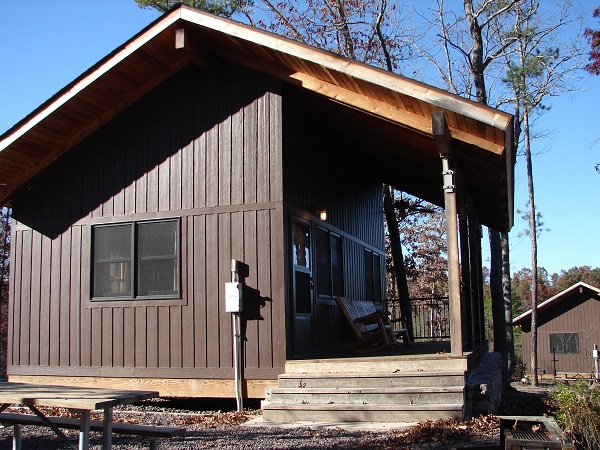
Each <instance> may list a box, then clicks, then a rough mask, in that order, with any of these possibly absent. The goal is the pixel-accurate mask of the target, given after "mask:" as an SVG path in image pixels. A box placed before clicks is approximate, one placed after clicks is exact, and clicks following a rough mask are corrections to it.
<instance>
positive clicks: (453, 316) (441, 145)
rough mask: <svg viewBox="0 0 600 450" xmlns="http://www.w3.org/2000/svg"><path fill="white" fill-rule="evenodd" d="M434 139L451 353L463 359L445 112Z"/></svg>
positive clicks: (435, 119) (436, 121)
mask: <svg viewBox="0 0 600 450" xmlns="http://www.w3.org/2000/svg"><path fill="white" fill-rule="evenodd" d="M431 122H432V129H433V137H434V139H435V142H436V144H437V146H438V149H439V151H440V156H441V158H442V175H443V180H444V186H443V189H444V209H445V212H446V240H447V244H448V297H449V299H450V349H451V353H452V355H457V356H462V354H463V337H462V307H461V299H460V259H459V247H458V220H457V215H458V204H457V199H456V181H455V177H454V170H453V169H452V138H451V136H450V130H449V129H448V125H447V124H446V118H445V117H444V113H443V112H442V111H435V112H433V113H432V115H431Z"/></svg>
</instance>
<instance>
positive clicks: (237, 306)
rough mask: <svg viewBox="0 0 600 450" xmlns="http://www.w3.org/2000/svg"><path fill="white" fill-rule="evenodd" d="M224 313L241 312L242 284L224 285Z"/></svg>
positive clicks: (231, 283)
mask: <svg viewBox="0 0 600 450" xmlns="http://www.w3.org/2000/svg"><path fill="white" fill-rule="evenodd" d="M225 311H226V312H233V313H235V312H241V311H242V283H238V282H230V283H225Z"/></svg>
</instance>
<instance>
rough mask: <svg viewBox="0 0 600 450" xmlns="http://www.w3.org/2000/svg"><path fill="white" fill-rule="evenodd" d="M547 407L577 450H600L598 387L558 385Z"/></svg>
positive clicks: (579, 384) (582, 381)
mask: <svg viewBox="0 0 600 450" xmlns="http://www.w3.org/2000/svg"><path fill="white" fill-rule="evenodd" d="M548 404H549V405H550V407H551V408H553V409H554V413H555V414H556V420H557V421H558V424H559V425H560V426H561V428H562V429H563V430H564V432H565V434H566V435H567V437H568V438H569V439H571V441H573V443H574V444H576V445H577V446H579V447H580V448H586V449H593V450H600V385H598V384H593V385H592V386H588V384H587V382H586V381H585V380H579V381H577V382H575V384H573V385H572V386H569V385H565V384H560V385H558V390H557V391H556V392H553V393H550V396H549V400H548Z"/></svg>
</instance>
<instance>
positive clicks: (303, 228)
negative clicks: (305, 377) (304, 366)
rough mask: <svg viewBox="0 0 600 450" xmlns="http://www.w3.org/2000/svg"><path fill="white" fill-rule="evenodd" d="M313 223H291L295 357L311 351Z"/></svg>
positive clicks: (293, 350)
mask: <svg viewBox="0 0 600 450" xmlns="http://www.w3.org/2000/svg"><path fill="white" fill-rule="evenodd" d="M310 244H311V240H310V224H309V223H306V222H301V221H299V220H293V221H292V266H293V267H292V273H293V280H292V281H293V287H292V293H293V295H292V297H293V298H292V302H293V304H292V311H293V324H292V334H293V338H292V342H293V348H292V354H293V356H301V355H307V354H310V353H311V350H312V308H313V278H312V260H311V257H312V255H311V246H310Z"/></svg>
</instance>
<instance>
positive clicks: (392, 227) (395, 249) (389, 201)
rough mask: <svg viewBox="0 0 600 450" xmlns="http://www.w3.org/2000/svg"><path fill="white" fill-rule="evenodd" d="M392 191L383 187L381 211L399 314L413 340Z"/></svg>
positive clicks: (408, 297)
mask: <svg viewBox="0 0 600 450" xmlns="http://www.w3.org/2000/svg"><path fill="white" fill-rule="evenodd" d="M392 189H393V188H392V187H391V186H388V185H384V186H383V210H384V213H385V220H386V222H387V227H388V233H389V237H390V247H391V251H392V264H393V265H394V276H395V279H396V286H397V288H398V297H399V298H400V314H401V315H402V317H404V319H406V327H407V329H408V335H409V336H410V339H411V340H413V339H414V334H413V325H412V311H411V305H410V296H409V294H408V283H407V282H406V271H405V270H404V256H403V255H402V243H401V241H400V229H399V227H398V219H397V217H396V209H395V207H394V197H393V195H392Z"/></svg>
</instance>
